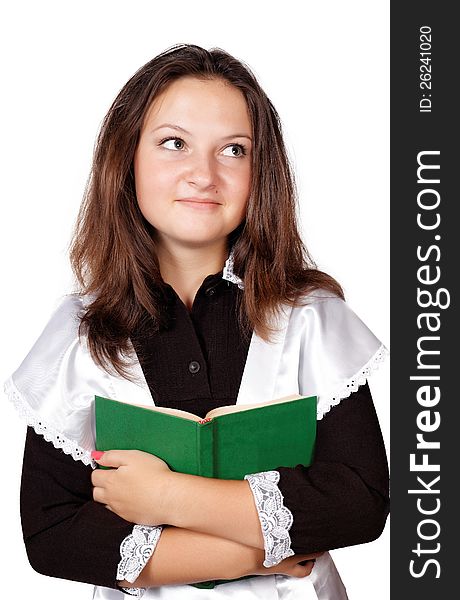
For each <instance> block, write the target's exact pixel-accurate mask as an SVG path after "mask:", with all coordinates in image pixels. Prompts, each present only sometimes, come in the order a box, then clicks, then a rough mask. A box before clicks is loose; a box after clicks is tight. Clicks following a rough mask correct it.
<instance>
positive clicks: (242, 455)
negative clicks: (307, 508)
mask: <svg viewBox="0 0 460 600" xmlns="http://www.w3.org/2000/svg"><path fill="white" fill-rule="evenodd" d="M315 436H316V397H315V396H311V397H304V396H299V395H291V396H285V397H283V398H277V399H275V400H270V401H267V402H263V403H258V404H235V405H230V406H221V407H219V408H215V409H213V410H211V411H209V412H208V413H207V415H206V417H205V418H204V419H201V418H200V417H199V416H197V415H194V414H193V413H189V412H186V411H182V410H179V409H172V408H165V407H161V406H151V407H146V406H138V405H134V404H126V403H124V402H118V401H116V400H110V399H108V398H102V397H100V396H96V448H97V450H110V449H117V450H133V449H136V450H142V451H144V452H149V453H150V454H155V456H159V457H160V458H161V459H162V460H164V461H165V462H166V463H167V464H168V466H169V468H170V469H172V470H173V471H178V472H180V473H188V474H189V475H200V476H203V477H216V478H219V479H244V476H245V475H247V474H248V473H257V472H259V471H269V470H270V469H276V468H277V467H280V466H283V467H295V466H296V465H298V464H303V465H305V466H308V465H309V464H310V462H311V460H312V456H313V449H314V443H315Z"/></svg>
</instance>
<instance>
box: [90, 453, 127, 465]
mask: <svg viewBox="0 0 460 600" xmlns="http://www.w3.org/2000/svg"><path fill="white" fill-rule="evenodd" d="M129 452H130V451H129V450H107V451H106V452H102V453H101V452H100V451H97V450H95V451H93V452H91V458H92V459H93V460H95V461H96V462H97V464H98V465H101V466H102V467H113V468H115V469H117V468H118V467H121V466H123V465H126V464H127V459H128V453H129Z"/></svg>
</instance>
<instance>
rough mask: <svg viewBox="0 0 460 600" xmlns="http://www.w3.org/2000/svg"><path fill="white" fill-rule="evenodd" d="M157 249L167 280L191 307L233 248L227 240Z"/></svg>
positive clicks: (161, 268)
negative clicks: (205, 283)
mask: <svg viewBox="0 0 460 600" xmlns="http://www.w3.org/2000/svg"><path fill="white" fill-rule="evenodd" d="M156 251H157V256H158V261H159V264H160V272H161V277H162V279H163V281H164V282H165V283H168V284H169V285H170V286H171V287H172V288H173V289H174V290H175V292H176V293H177V295H178V296H179V298H180V299H181V300H182V302H183V303H184V304H185V306H187V308H188V309H189V310H190V309H191V307H192V305H193V300H194V298H195V295H196V292H197V291H198V289H199V287H200V286H201V284H202V283H203V280H204V279H205V277H207V276H208V275H212V274H214V273H218V272H219V271H221V270H222V269H223V266H224V264H225V261H226V260H227V258H228V252H229V249H228V244H227V241H226V240H225V242H224V243H222V242H219V244H214V245H209V246H206V247H199V248H196V247H195V248H191V247H185V246H180V247H176V246H175V247H171V246H166V245H165V244H157V249H156Z"/></svg>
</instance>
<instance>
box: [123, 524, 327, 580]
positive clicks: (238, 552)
mask: <svg viewBox="0 0 460 600" xmlns="http://www.w3.org/2000/svg"><path fill="white" fill-rule="evenodd" d="M320 555H321V553H315V554H308V555H304V554H302V555H296V556H292V557H290V558H288V559H285V560H283V561H282V562H281V563H280V564H279V565H277V566H276V567H271V568H269V569H267V568H265V567H263V566H262V561H263V559H264V552H263V550H258V549H256V548H251V547H250V546H244V545H242V544H238V543H236V542H232V541H229V540H225V539H222V538H216V537H213V536H210V535H207V534H202V533H197V532H194V531H189V530H187V529H177V528H175V527H169V526H168V527H165V529H164V530H163V533H162V535H161V538H160V541H159V542H158V546H157V548H156V550H155V553H154V554H153V556H152V557H151V559H150V560H149V562H148V563H147V564H146V566H145V568H144V569H143V571H142V573H141V574H140V576H139V577H138V578H137V579H136V581H135V582H134V585H135V586H136V587H157V586H161V585H179V584H184V583H196V582H199V581H209V580H213V579H237V578H240V577H244V576H246V575H273V574H275V573H279V574H282V575H289V576H291V577H305V576H307V575H309V574H310V573H311V570H312V568H313V566H314V560H315V559H316V558H317V557H318V556H320ZM120 585H121V586H122V587H130V586H131V585H133V584H130V583H129V582H127V581H122V582H120Z"/></svg>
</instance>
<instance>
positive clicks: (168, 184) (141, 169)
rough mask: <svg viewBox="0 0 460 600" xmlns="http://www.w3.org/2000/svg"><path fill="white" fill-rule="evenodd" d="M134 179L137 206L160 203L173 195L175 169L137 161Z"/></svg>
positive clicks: (175, 177) (169, 166)
mask: <svg viewBox="0 0 460 600" xmlns="http://www.w3.org/2000/svg"><path fill="white" fill-rule="evenodd" d="M134 179H135V187H136V195H137V199H138V202H139V205H141V204H144V205H145V204H146V203H154V202H160V201H161V200H163V199H166V198H169V197H172V195H174V182H175V181H176V179H177V169H176V168H175V167H174V166H173V165H164V164H162V165H157V164H154V163H153V162H152V161H149V162H146V161H145V162H141V161H139V162H138V163H137V164H135V168H134Z"/></svg>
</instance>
